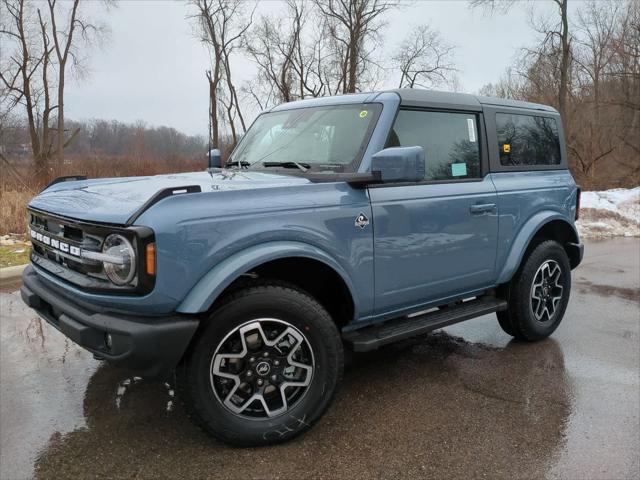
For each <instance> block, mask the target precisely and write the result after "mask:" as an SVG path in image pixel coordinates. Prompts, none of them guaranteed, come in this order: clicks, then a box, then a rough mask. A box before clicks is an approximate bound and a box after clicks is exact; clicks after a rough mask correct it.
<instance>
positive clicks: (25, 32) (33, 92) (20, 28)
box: [0, 0, 56, 179]
mask: <svg viewBox="0 0 640 480" xmlns="http://www.w3.org/2000/svg"><path fill="white" fill-rule="evenodd" d="M0 13H1V14H2V15H0V17H2V18H3V21H2V26H1V28H0V38H1V39H2V43H3V49H7V50H8V51H11V54H10V55H8V56H7V57H6V58H7V61H6V63H5V62H4V61H3V64H2V68H0V80H1V81H2V86H3V88H2V101H1V103H2V106H3V110H4V112H3V116H5V115H8V114H10V113H11V112H13V110H14V109H15V107H17V106H18V105H23V106H24V108H25V113H26V116H27V125H28V130H29V140H30V143H31V149H32V153H33V158H34V161H35V164H36V175H37V176H39V177H42V179H46V178H45V177H46V175H47V171H46V168H47V163H48V159H49V156H50V153H51V143H50V139H49V117H50V115H51V112H52V111H53V110H54V109H55V108H56V106H55V105H54V106H52V105H51V100H50V95H49V88H50V85H49V81H48V70H49V66H50V63H51V62H50V56H51V53H52V49H51V48H50V46H49V34H48V29H47V25H46V23H45V22H44V21H43V20H42V16H41V14H40V11H38V12H37V18H38V23H36V22H35V21H34V18H35V16H36V12H35V10H34V8H33V6H32V5H31V4H29V3H28V2H27V1H26V0H2V3H1V4H0ZM38 36H40V39H41V41H39V40H38ZM12 47H13V49H12V50H10V49H11V48H12ZM3 59H4V55H3ZM42 98H44V105H40V101H41V99H42Z"/></svg>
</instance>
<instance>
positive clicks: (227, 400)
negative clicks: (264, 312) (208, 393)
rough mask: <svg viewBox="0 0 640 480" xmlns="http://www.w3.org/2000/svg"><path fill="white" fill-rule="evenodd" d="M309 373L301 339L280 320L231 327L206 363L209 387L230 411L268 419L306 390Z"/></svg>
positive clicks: (310, 357)
mask: <svg viewBox="0 0 640 480" xmlns="http://www.w3.org/2000/svg"><path fill="white" fill-rule="evenodd" d="M313 371H314V358H313V350H312V349H311V345H310V344H309V341H308V340H307V338H306V337H305V335H304V334H303V333H302V332H301V331H300V330H298V329H297V328H296V327H294V326H293V325H291V324H290V323H288V322H285V321H283V320H278V319H273V318H260V319H256V320H251V321H249V322H247V323H245V324H243V325H241V326H239V327H236V328H234V329H233V330H232V331H231V332H230V333H229V334H227V336H226V337H224V339H223V340H222V341H221V342H220V344H219V345H218V346H217V348H216V350H215V352H214V354H213V357H212V359H211V368H210V377H211V387H212V389H213V391H214V393H215V396H216V398H217V399H218V400H219V401H220V402H221V403H222V404H223V405H224V406H225V407H226V408H227V409H229V410H230V411H231V412H232V413H234V414H236V415H238V416H240V417H243V418H251V419H264V418H273V417H276V416H278V415H281V414H283V413H285V412H286V411H287V410H290V409H291V408H293V407H294V406H295V405H296V404H297V403H298V402H300V400H301V399H302V398H303V397H304V395H305V393H306V392H307V390H308V388H309V386H310V384H311V380H312V377H313Z"/></svg>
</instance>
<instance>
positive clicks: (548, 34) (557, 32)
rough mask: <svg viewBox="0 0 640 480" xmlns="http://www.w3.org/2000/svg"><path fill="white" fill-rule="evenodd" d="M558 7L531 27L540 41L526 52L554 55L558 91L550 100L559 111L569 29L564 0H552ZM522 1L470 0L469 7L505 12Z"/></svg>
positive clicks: (565, 87) (565, 90)
mask: <svg viewBox="0 0 640 480" xmlns="http://www.w3.org/2000/svg"><path fill="white" fill-rule="evenodd" d="M552 1H553V3H554V4H555V6H556V8H557V10H558V16H557V19H556V21H555V22H554V21H552V22H548V21H539V22H538V23H537V25H534V28H536V30H537V31H538V32H540V33H541V34H542V35H543V40H542V41H541V43H540V45H539V46H538V47H537V48H536V49H534V50H529V54H530V55H532V56H536V57H538V61H539V60H540V58H541V57H547V58H548V59H549V58H556V59H558V60H557V78H558V89H557V90H558V91H557V95H556V101H555V102H554V103H555V104H556V105H557V107H558V110H559V111H560V113H561V114H562V115H563V116H564V115H566V114H567V103H568V98H569V90H570V73H571V66H572V61H571V32H570V31H569V15H568V11H567V2H568V0H552ZM518 3H522V2H517V1H516V0H471V1H470V2H469V4H470V5H471V7H472V8H478V7H480V8H484V9H485V11H487V12H489V13H491V14H493V13H494V12H501V13H507V12H508V11H509V10H510V9H511V8H512V7H513V6H514V5H516V4H518Z"/></svg>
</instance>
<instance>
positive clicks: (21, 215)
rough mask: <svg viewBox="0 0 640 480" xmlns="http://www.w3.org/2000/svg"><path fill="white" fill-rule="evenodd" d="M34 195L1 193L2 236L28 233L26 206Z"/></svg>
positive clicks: (18, 192) (0, 221)
mask: <svg viewBox="0 0 640 480" xmlns="http://www.w3.org/2000/svg"><path fill="white" fill-rule="evenodd" d="M31 197H33V194H32V193H31V192H29V191H26V190H22V191H16V190H13V191H8V192H2V191H0V235H6V234H8V233H26V231H27V211H26V208H25V207H26V205H27V203H29V200H31Z"/></svg>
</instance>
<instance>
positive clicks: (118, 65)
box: [66, 0, 553, 135]
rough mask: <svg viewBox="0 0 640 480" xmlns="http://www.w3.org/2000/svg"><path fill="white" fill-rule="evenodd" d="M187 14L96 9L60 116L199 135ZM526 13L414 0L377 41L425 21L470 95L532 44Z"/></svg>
mask: <svg viewBox="0 0 640 480" xmlns="http://www.w3.org/2000/svg"><path fill="white" fill-rule="evenodd" d="M90 7H93V5H90ZM279 8H281V5H280V4H279V2H277V1H263V2H261V3H260V5H259V11H260V12H269V11H277V10H278V9H279ZM536 8H537V10H538V11H545V10H547V11H552V8H553V6H552V5H550V4H549V3H548V2H546V1H544V0H543V1H538V2H536ZM92 10H93V8H92ZM101 12H102V11H101ZM188 13H189V12H188V9H187V6H186V5H185V3H184V2H173V1H169V0H155V1H152V0H147V1H137V0H121V1H120V2H119V4H118V7H117V8H114V9H111V10H110V11H109V12H108V13H106V14H104V13H102V15H103V16H104V21H105V23H107V24H108V25H109V26H110V28H111V34H110V39H109V41H108V42H107V43H106V45H105V46H104V47H103V48H102V49H98V50H95V51H94V52H93V55H92V57H91V60H90V64H89V66H90V75H89V76H88V77H87V78H85V79H84V80H82V81H81V82H78V81H74V83H73V84H70V85H69V86H68V89H67V98H66V109H67V112H66V113H67V116H68V117H69V118H72V119H78V120H79V119H90V118H105V119H117V120H120V121H125V122H134V121H137V120H143V121H145V122H146V123H148V124H150V125H166V126H170V127H174V128H176V129H178V130H181V131H184V132H185V133H188V134H202V135H206V132H207V106H208V105H207V95H208V94H207V81H206V78H205V76H204V71H205V69H207V68H208V65H209V61H208V56H207V52H206V50H205V49H204V47H203V46H202V45H201V44H200V43H199V42H198V41H197V40H196V38H195V37H194V35H193V27H192V24H191V22H190V21H189V20H187V19H186V18H185V17H186V16H187V15H188ZM529 14H530V13H529V10H528V8H526V7H525V5H522V6H521V5H516V7H515V8H513V9H512V10H511V12H509V13H508V14H507V15H494V16H487V15H484V14H483V12H482V11H480V10H470V9H469V8H468V4H467V2H466V1H462V0H459V1H444V0H442V1H420V0H418V1H416V2H414V3H413V4H412V5H409V6H405V7H404V8H402V9H400V10H398V11H394V12H392V13H390V14H388V15H387V18H386V20H387V26H386V28H385V30H384V32H383V35H384V38H385V45H387V48H388V49H391V50H393V47H394V46H395V45H397V44H398V43H399V42H400V41H401V40H402V38H403V36H404V35H405V34H406V32H407V31H408V30H409V29H410V27H411V26H413V25H417V24H420V23H424V22H428V23H430V24H431V25H432V26H433V27H435V28H436V29H437V30H439V31H440V33H441V34H442V37H443V38H444V39H445V40H446V41H447V42H449V43H451V44H454V45H456V47H457V48H456V55H455V61H456V64H457V66H458V68H459V70H460V72H459V77H460V81H461V87H462V90H463V91H466V92H471V93H474V92H477V91H478V89H480V87H482V86H483V85H485V84H486V83H489V82H495V81H497V80H498V79H499V77H500V76H501V75H502V74H503V72H504V71H505V69H506V68H507V66H509V65H510V63H511V62H512V60H513V58H514V55H515V54H516V52H517V51H518V49H519V48H520V47H522V46H524V45H529V44H531V43H532V42H533V41H535V33H534V32H533V31H532V29H531V27H530V26H529ZM382 60H383V61H384V56H383V58H382ZM235 70H236V73H237V74H238V75H237V77H238V83H242V82H244V81H247V80H249V79H251V78H252V76H253V75H254V73H255V70H254V67H253V66H252V64H251V62H250V61H248V59H244V58H239V59H238V60H237V61H236V65H235ZM396 82H397V79H396V78H395V77H394V78H390V79H389V80H388V81H387V83H386V85H384V86H385V87H396V86H397V85H396ZM249 116H252V115H251V114H249Z"/></svg>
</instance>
